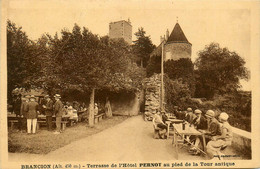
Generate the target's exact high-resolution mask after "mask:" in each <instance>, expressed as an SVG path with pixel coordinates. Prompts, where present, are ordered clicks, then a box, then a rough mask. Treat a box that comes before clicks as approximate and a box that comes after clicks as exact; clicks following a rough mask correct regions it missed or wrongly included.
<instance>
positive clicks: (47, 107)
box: [43, 95, 53, 131]
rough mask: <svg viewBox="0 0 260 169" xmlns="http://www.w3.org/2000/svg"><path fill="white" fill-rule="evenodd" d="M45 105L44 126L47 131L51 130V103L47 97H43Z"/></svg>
mask: <svg viewBox="0 0 260 169" xmlns="http://www.w3.org/2000/svg"><path fill="white" fill-rule="evenodd" d="M45 99H46V103H45V105H43V108H44V110H45V115H46V125H47V129H48V130H49V131H51V130H52V115H53V101H52V100H51V98H50V96H49V95H46V96H45Z"/></svg>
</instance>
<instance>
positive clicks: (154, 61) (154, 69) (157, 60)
mask: <svg viewBox="0 0 260 169" xmlns="http://www.w3.org/2000/svg"><path fill="white" fill-rule="evenodd" d="M161 58H162V57H161V55H160V56H157V55H154V56H152V57H151V58H150V59H149V61H148V64H147V67H146V76H147V77H151V76H152V75H153V74H154V73H161V61H162V60H161Z"/></svg>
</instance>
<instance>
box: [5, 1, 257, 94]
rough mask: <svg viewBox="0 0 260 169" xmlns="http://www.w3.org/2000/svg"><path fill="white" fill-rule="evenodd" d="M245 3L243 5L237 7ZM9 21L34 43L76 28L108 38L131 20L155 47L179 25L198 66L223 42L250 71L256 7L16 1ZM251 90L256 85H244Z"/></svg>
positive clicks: (11, 5) (232, 3) (11, 4)
mask: <svg viewBox="0 0 260 169" xmlns="http://www.w3.org/2000/svg"><path fill="white" fill-rule="evenodd" d="M237 2H239V3H237ZM8 6H9V7H8V10H7V18H8V19H10V20H11V21H12V22H14V23H16V24H17V25H18V26H22V28H23V31H25V32H26V33H27V35H28V36H29V38H30V39H33V40H36V39H37V38H39V37H40V36H41V35H42V34H43V33H49V34H51V35H54V34H55V32H58V33H59V32H60V31H61V30H62V29H63V28H67V29H69V30H71V29H72V27H73V25H74V23H77V24H78V25H79V26H81V27H83V26H84V27H86V28H88V29H89V30H90V31H91V32H93V33H95V34H98V35H100V36H104V35H108V28H109V23H110V22H114V21H118V20H127V19H128V18H129V19H130V20H131V23H132V26H133V40H135V36H134V33H135V32H137V30H138V28H140V27H143V28H144V30H145V31H146V34H147V35H149V36H150V38H151V40H152V42H153V43H154V44H155V45H158V44H159V43H160V36H162V35H165V32H166V30H167V29H169V32H170V33H171V31H172V30H173V28H174V25H175V24H176V22H177V20H178V23H179V24H180V26H181V28H182V30H183V32H184V34H185V35H186V37H187V39H188V40H189V42H190V43H192V57H191V59H192V61H195V59H196V58H197V57H198V55H197V53H198V51H200V50H202V49H204V47H205V45H208V44H210V43H211V42H217V43H219V44H220V46H221V47H227V48H228V49H229V50H231V51H236V52H237V53H238V54H239V55H240V56H241V57H242V58H244V59H245V61H246V67H247V68H248V69H249V70H250V64H251V62H250V60H251V58H253V57H255V56H252V55H251V43H252V31H251V29H252V10H251V9H252V4H250V2H249V1H191V0H189V1H188V0H182V1H172V0H160V1H159V0H149V1H148V0H124V1H123V0H118V1H115V0H106V1H104V0H100V1H95V0H81V1H77V0H74V1H72V0H57V1H56V0H55V1H49V0H40V1H31V0H11V1H9V4H8ZM241 84H242V85H243V88H244V89H245V90H250V89H251V86H250V81H249V82H245V81H241Z"/></svg>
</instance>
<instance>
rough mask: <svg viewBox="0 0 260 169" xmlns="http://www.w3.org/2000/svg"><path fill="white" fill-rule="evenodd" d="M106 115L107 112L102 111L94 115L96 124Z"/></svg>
mask: <svg viewBox="0 0 260 169" xmlns="http://www.w3.org/2000/svg"><path fill="white" fill-rule="evenodd" d="M104 116H105V113H101V114H99V115H95V116H94V122H95V124H96V123H98V122H99V121H101V120H102V118H103V117H104Z"/></svg>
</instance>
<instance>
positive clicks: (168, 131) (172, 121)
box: [165, 118, 183, 138]
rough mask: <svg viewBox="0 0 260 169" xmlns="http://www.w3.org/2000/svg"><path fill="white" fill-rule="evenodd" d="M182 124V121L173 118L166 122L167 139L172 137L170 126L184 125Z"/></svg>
mask: <svg viewBox="0 0 260 169" xmlns="http://www.w3.org/2000/svg"><path fill="white" fill-rule="evenodd" d="M182 122H183V121H182V120H179V119H172V118H169V119H167V121H165V123H166V124H167V138H169V136H170V125H171V124H178V123H182Z"/></svg>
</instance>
